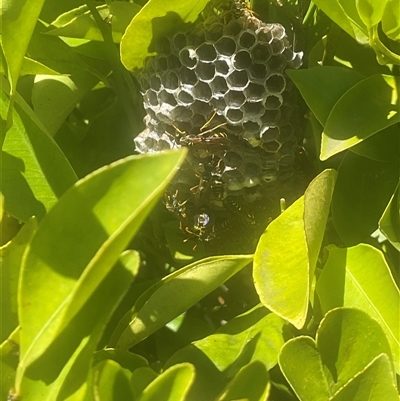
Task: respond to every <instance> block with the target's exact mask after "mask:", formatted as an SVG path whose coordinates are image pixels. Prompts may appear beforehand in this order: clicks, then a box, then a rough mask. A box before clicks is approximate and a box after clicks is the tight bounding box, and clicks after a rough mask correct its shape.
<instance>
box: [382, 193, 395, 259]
mask: <svg viewBox="0 0 400 401" xmlns="http://www.w3.org/2000/svg"><path fill="white" fill-rule="evenodd" d="M399 188H400V185H397V189H396V191H395V192H394V194H393V196H392V198H391V199H390V201H389V204H388V205H387V207H386V209H385V211H384V212H383V215H382V217H381V219H380V220H379V228H380V230H381V231H382V232H383V234H385V236H386V238H387V239H388V240H389V241H390V242H391V244H392V245H393V246H394V247H395V248H396V249H397V250H398V251H400V189H399Z"/></svg>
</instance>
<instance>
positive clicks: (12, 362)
mask: <svg viewBox="0 0 400 401" xmlns="http://www.w3.org/2000/svg"><path fill="white" fill-rule="evenodd" d="M2 323H3V322H2ZM18 332H19V328H18V329H16V330H14V332H13V333H12V334H11V336H10V337H9V338H7V339H6V340H5V341H4V342H3V343H2V344H1V345H0V383H1V385H0V396H1V399H2V400H8V397H9V396H11V395H14V394H15V390H14V383H15V374H16V371H17V366H18V362H19V353H18V352H19V345H18Z"/></svg>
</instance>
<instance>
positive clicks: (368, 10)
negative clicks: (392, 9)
mask: <svg viewBox="0 0 400 401" xmlns="http://www.w3.org/2000/svg"><path fill="white" fill-rule="evenodd" d="M386 2H387V0H380V1H375V0H357V1H356V7H357V11H358V14H359V15H360V18H361V19H362V21H363V22H364V24H365V25H366V26H367V27H368V28H372V27H373V26H374V25H377V24H378V23H379V22H380V21H381V19H382V15H383V12H384V10H385V7H386Z"/></svg>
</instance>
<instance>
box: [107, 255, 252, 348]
mask: <svg viewBox="0 0 400 401" xmlns="http://www.w3.org/2000/svg"><path fill="white" fill-rule="evenodd" d="M251 261H252V256H247V255H243V256H242V255H235V256H224V257H223V258H221V257H218V256H215V257H210V258H207V259H203V260H200V261H198V262H195V263H192V264H190V265H188V266H186V267H184V268H182V269H180V270H177V271H176V272H174V273H172V274H170V275H168V276H166V277H164V278H163V279H162V280H161V281H160V282H158V283H157V284H155V285H154V286H152V287H151V288H150V289H149V290H147V291H146V292H145V293H144V294H143V295H142V296H141V297H140V298H139V299H138V300H137V302H136V304H135V306H134V308H133V309H132V311H131V312H129V313H128V314H127V316H126V317H125V319H123V320H122V322H121V324H120V326H119V327H117V329H116V333H114V338H115V339H116V337H119V339H118V341H117V347H118V348H124V349H129V348H130V347H132V346H133V345H135V344H137V343H138V342H140V341H141V340H143V339H144V338H146V337H148V336H149V335H150V334H152V333H154V332H155V331H157V330H158V329H160V328H161V327H163V326H164V325H166V324H167V323H168V322H170V321H171V320H172V319H174V318H175V317H177V316H179V315H180V314H181V313H183V312H185V311H186V310H187V309H189V308H190V307H191V306H193V305H194V304H196V303H197V302H198V301H200V300H201V299H202V298H204V297H205V296H206V295H207V294H209V293H210V292H212V291H213V290H215V289H216V288H218V286H220V285H221V284H223V283H224V282H225V281H226V280H228V279H229V278H230V277H232V276H233V275H234V274H236V273H237V272H238V271H239V270H240V269H242V268H243V267H245V266H246V265H248V264H249V263H250V262H251ZM127 318H128V319H130V323H129V325H128V327H126V326H127V324H126V320H127ZM128 322H129V321H128ZM122 330H123V331H122Z"/></svg>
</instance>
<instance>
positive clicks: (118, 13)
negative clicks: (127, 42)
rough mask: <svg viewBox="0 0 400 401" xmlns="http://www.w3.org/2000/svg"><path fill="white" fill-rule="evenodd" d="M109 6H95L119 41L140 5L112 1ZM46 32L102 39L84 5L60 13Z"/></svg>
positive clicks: (115, 40)
mask: <svg viewBox="0 0 400 401" xmlns="http://www.w3.org/2000/svg"><path fill="white" fill-rule="evenodd" d="M109 7H110V8H108V6H107V5H101V6H98V7H96V8H97V10H98V12H99V14H100V16H101V17H102V18H103V19H104V20H106V19H107V20H109V23H110V24H111V28H112V37H113V40H114V42H115V43H119V42H120V41H121V38H122V35H123V34H124V32H125V30H126V28H127V27H128V25H129V24H130V22H131V20H132V18H133V17H134V16H135V15H136V14H137V13H138V12H139V11H140V9H141V7H140V6H139V5H137V4H135V3H126V2H123V1H114V2H112V3H111V4H110V6H109ZM46 33H47V34H49V35H56V36H65V37H70V38H78V39H86V40H97V41H103V35H102V34H101V32H100V29H99V27H98V26H97V24H96V21H95V20H94V19H93V17H92V15H91V13H90V11H89V10H88V7H87V6H86V5H84V6H81V7H78V8H75V9H73V10H71V11H68V12H66V13H64V14H62V15H60V16H59V17H58V18H57V19H56V20H55V21H54V22H52V23H51V26H50V27H49V29H48V30H47V31H46Z"/></svg>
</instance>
